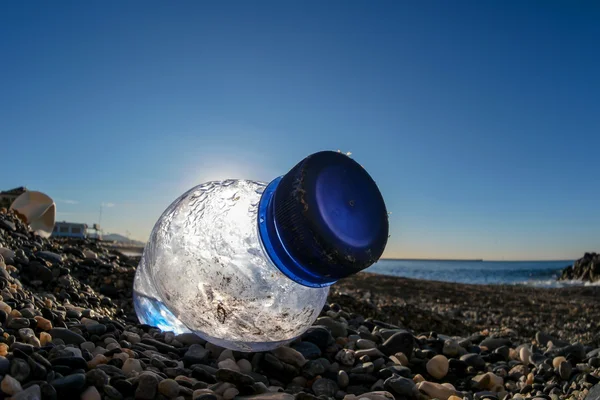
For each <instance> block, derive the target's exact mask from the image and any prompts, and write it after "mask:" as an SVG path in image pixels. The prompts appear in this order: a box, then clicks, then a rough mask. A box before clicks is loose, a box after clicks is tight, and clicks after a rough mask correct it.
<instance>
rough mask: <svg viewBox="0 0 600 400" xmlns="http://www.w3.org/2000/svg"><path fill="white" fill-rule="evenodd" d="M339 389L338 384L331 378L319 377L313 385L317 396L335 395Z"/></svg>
mask: <svg viewBox="0 0 600 400" xmlns="http://www.w3.org/2000/svg"><path fill="white" fill-rule="evenodd" d="M337 390H338V387H337V384H336V383H335V382H334V381H332V380H331V379H326V378H320V379H317V380H316V381H315V382H314V383H313V385H312V391H313V392H314V393H315V395H317V396H327V397H333V395H334V394H335V392H337Z"/></svg>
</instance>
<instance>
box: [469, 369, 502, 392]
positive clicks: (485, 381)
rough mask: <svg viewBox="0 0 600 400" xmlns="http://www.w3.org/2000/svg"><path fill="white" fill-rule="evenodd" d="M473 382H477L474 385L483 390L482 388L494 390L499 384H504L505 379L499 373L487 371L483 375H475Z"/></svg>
mask: <svg viewBox="0 0 600 400" xmlns="http://www.w3.org/2000/svg"><path fill="white" fill-rule="evenodd" d="M473 382H474V383H475V385H474V386H475V387H476V388H477V389H480V390H482V389H488V390H493V389H494V388H496V387H498V386H502V385H504V379H502V378H501V377H499V376H498V375H496V374H493V373H491V372H487V373H485V374H483V375H477V376H475V377H474V378H473Z"/></svg>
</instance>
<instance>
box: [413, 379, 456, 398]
mask: <svg viewBox="0 0 600 400" xmlns="http://www.w3.org/2000/svg"><path fill="white" fill-rule="evenodd" d="M417 388H418V389H419V390H420V391H421V392H423V393H425V394H426V395H428V396H429V397H431V398H434V399H439V400H448V398H449V397H450V396H454V395H456V394H457V393H456V390H453V389H451V388H448V387H446V386H444V385H441V384H439V383H434V382H427V381H425V382H421V383H419V384H417Z"/></svg>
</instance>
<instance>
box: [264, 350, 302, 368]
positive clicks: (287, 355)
mask: <svg viewBox="0 0 600 400" xmlns="http://www.w3.org/2000/svg"><path fill="white" fill-rule="evenodd" d="M272 353H273V355H274V356H275V357H277V358H278V359H279V360H281V361H283V362H285V363H288V364H291V365H293V366H295V367H298V368H302V366H303V365H304V364H306V359H305V358H304V356H303V355H302V353H300V352H298V351H296V350H294V349H292V348H291V347H287V346H282V347H278V348H276V349H275V350H273V351H272Z"/></svg>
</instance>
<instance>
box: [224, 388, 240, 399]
mask: <svg viewBox="0 0 600 400" xmlns="http://www.w3.org/2000/svg"><path fill="white" fill-rule="evenodd" d="M238 394H240V391H239V390H237V389H236V388H229V389H227V390H225V391H224V392H223V395H222V396H223V399H225V400H233V399H234V398H235V397H236V396H237V395H238Z"/></svg>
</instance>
